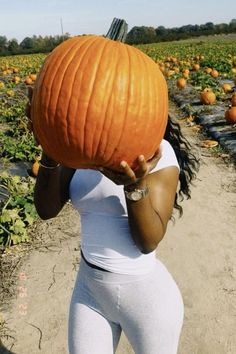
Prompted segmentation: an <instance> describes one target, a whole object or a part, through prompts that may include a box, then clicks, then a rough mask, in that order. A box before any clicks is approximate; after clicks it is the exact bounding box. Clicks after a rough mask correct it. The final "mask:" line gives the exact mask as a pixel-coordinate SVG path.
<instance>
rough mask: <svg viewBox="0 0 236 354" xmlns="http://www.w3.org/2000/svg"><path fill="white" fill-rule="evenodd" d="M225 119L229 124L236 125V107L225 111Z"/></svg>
mask: <svg viewBox="0 0 236 354" xmlns="http://www.w3.org/2000/svg"><path fill="white" fill-rule="evenodd" d="M225 119H226V120H227V122H229V123H233V124H235V123H236V106H234V107H230V108H228V109H227V110H226V111H225Z"/></svg>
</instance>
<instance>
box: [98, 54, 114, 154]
mask: <svg viewBox="0 0 236 354" xmlns="http://www.w3.org/2000/svg"><path fill="white" fill-rule="evenodd" d="M115 52H116V57H117V58H118V55H117V51H115ZM113 62H114V57H113ZM118 64H119V58H118V60H116V65H115V70H113V72H112V75H113V78H112V80H110V81H112V83H111V85H110V86H111V87H113V86H114V80H115V78H116V72H117V67H118ZM111 98H112V92H111V94H110V95H109V99H108V101H107V104H106V109H105V111H104V119H103V125H102V129H101V130H100V136H99V138H98V139H97V141H98V144H97V146H96V148H95V152H93V156H96V155H97V154H98V151H100V150H101V147H102V145H104V146H105V147H106V146H107V137H106V141H105V143H104V136H103V139H101V137H102V134H103V132H104V127H105V125H106V123H107V118H108V108H109V107H110V102H111ZM113 110H114V108H113ZM109 122H110V126H111V124H112V120H111V119H110V120H109V121H108V123H109ZM105 151H106V148H105V149H103V151H102V150H101V153H103V155H104V154H105Z"/></svg>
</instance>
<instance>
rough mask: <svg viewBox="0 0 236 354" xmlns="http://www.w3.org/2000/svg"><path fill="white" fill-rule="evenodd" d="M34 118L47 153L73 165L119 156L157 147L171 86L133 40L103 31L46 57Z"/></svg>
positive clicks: (110, 163)
mask: <svg viewBox="0 0 236 354" xmlns="http://www.w3.org/2000/svg"><path fill="white" fill-rule="evenodd" d="M31 107H32V108H31V118H32V122H33V130H34V134H35V136H36V139H37V141H38V142H39V143H40V145H41V146H42V148H43V150H44V151H45V152H46V154H47V155H48V156H50V157H51V158H53V159H54V160H56V161H58V162H60V163H62V164H63V165H65V166H69V167H73V168H96V167H97V166H107V167H110V168H114V169H117V170H119V164H120V162H121V160H126V161H127V162H128V163H129V164H131V166H132V167H134V168H135V164H136V162H135V160H136V158H137V156H138V155H139V154H143V155H144V156H145V157H146V158H147V159H148V158H150V157H151V156H152V155H153V154H154V153H155V152H156V151H157V150H158V148H159V145H160V142H161V140H162V138H163V135H164V132H165V128H166V124H167V118H168V91H167V85H166V81H165V79H164V76H163V74H162V73H161V71H160V70H159V68H158V65H157V64H156V63H155V62H154V61H153V60H152V59H151V58H149V57H148V56H147V55H145V54H144V53H143V52H141V51H140V50H138V49H137V48H135V47H131V46H129V45H126V44H124V43H121V42H118V41H114V40H111V39H108V38H104V37H100V36H93V35H92V36H80V37H74V38H70V39H68V40H66V41H65V42H64V43H62V44H60V45H59V46H58V47H57V48H55V49H54V50H53V52H52V53H51V54H50V55H49V56H48V57H47V59H46V61H45V63H44V65H43V67H42V69H41V71H40V73H39V75H38V77H37V80H36V84H35V88H34V93H33V98H32V106H31Z"/></svg>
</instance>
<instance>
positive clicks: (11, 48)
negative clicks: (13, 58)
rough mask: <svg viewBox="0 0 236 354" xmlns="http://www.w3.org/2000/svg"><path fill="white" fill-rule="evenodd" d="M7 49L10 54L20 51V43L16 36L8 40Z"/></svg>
mask: <svg viewBox="0 0 236 354" xmlns="http://www.w3.org/2000/svg"><path fill="white" fill-rule="evenodd" d="M7 51H8V52H9V53H10V54H16V53H17V52H18V51H19V44H18V42H17V40H16V39H15V38H13V39H11V40H10V41H8V45H7Z"/></svg>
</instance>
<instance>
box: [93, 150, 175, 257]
mask: <svg viewBox="0 0 236 354" xmlns="http://www.w3.org/2000/svg"><path fill="white" fill-rule="evenodd" d="M159 159H160V153H159V154H157V155H155V156H154V157H153V158H152V159H151V160H149V161H146V160H145V159H144V157H143V156H142V155H140V156H139V157H138V168H137V169H136V170H135V171H133V170H132V169H131V168H130V166H129V165H128V164H127V163H126V162H125V161H122V162H121V165H120V166H121V168H122V169H123V173H119V172H114V171H112V170H110V169H107V168H101V169H100V170H101V172H102V173H103V174H104V175H105V176H106V177H108V178H110V179H111V180H112V181H113V182H114V183H116V184H123V185H124V192H125V195H126V203H127V210H128V217H129V225H130V230H131V234H132V237H133V239H134V241H135V243H136V245H137V247H138V248H139V249H140V251H141V252H142V253H149V252H152V251H153V250H155V249H156V247H157V246H158V244H159V242H160V241H161V240H162V238H163V236H164V235H165V232H166V228H167V224H168V221H169V220H170V218H171V214H172V211H173V207H174V201H175V196H176V190H177V185H178V180H179V169H178V168H177V167H176V166H171V167H166V168H163V169H161V170H159V171H157V172H153V173H150V171H151V170H152V169H153V168H154V167H155V166H156V164H157V162H158V160H159ZM146 187H147V188H148V193H147V195H146V196H144V197H143V198H141V199H140V200H138V201H133V200H130V199H129V198H128V197H127V193H126V192H131V191H134V190H135V189H141V190H145V189H146Z"/></svg>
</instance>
